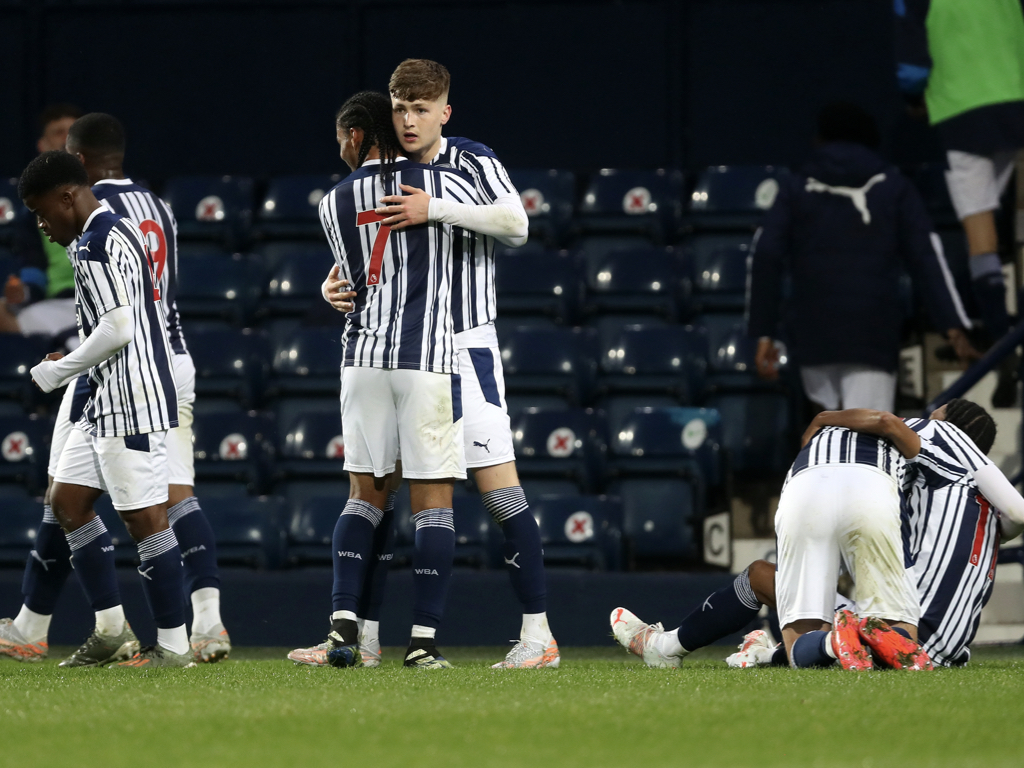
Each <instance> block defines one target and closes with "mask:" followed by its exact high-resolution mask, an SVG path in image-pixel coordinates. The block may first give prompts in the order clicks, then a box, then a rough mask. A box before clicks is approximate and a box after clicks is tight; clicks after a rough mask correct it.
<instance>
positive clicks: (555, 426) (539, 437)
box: [512, 409, 608, 492]
mask: <svg viewBox="0 0 1024 768" xmlns="http://www.w3.org/2000/svg"><path fill="white" fill-rule="evenodd" d="M606 432H607V430H606V428H605V426H604V423H603V419H602V417H601V416H600V415H598V414H596V413H594V411H592V410H582V409H572V410H553V411H547V410H538V409H528V410H526V411H523V412H522V413H520V414H519V415H518V416H516V418H515V419H513V420H512V445H513V446H514V448H515V452H516V470H517V471H518V472H519V476H520V477H524V478H530V477H550V478H568V479H571V480H574V481H576V482H577V483H579V484H580V485H582V486H583V487H584V488H586V489H588V491H589V492H595V491H597V490H598V489H599V487H600V485H601V484H602V483H603V479H604V463H605V458H606V455H607V452H608V449H607V446H606V445H605V434H606Z"/></svg>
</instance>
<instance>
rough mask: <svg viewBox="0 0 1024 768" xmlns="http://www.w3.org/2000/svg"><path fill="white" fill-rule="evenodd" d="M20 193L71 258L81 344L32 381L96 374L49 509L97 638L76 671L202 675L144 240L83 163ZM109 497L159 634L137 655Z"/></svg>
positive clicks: (35, 176)
mask: <svg viewBox="0 0 1024 768" xmlns="http://www.w3.org/2000/svg"><path fill="white" fill-rule="evenodd" d="M18 192H19V194H20V196H21V198H22V200H23V201H24V202H25V205H26V206H28V208H29V210H30V211H32V212H33V213H34V214H35V215H36V217H37V219H38V221H39V226H40V228H41V229H42V230H43V231H44V232H45V233H46V234H47V236H48V237H50V238H51V239H52V240H54V241H56V242H58V243H60V244H61V245H64V246H70V245H71V244H72V243H73V242H74V241H75V240H76V239H77V241H78V243H77V246H76V248H75V252H74V262H73V266H74V268H75V299H76V302H77V304H78V316H79V328H80V331H81V333H80V336H81V339H82V344H81V346H79V347H78V348H77V349H76V350H75V351H74V352H72V353H71V354H69V355H67V356H62V355H60V354H56V353H55V354H50V355H47V357H46V359H45V360H43V361H42V362H41V363H39V364H38V365H36V366H35V367H33V368H32V371H31V373H32V380H33V381H34V382H35V383H36V385H37V386H39V388H40V389H42V390H43V391H44V392H52V391H53V390H54V389H57V388H58V387H60V386H63V385H65V384H67V383H68V382H70V381H72V380H73V379H75V378H76V377H77V376H78V375H79V374H81V373H84V372H86V371H88V372H89V388H90V396H89V399H88V401H87V403H86V405H85V409H84V412H83V414H82V418H81V419H80V420H79V421H78V423H77V424H76V425H75V427H74V428H73V429H72V430H71V433H70V435H69V436H68V438H67V441H66V443H65V445H64V448H63V450H62V451H61V453H60V460H59V462H58V464H57V468H56V472H55V473H54V483H53V488H52V492H51V495H50V503H51V507H52V512H53V516H54V518H55V519H56V520H57V521H59V523H60V525H61V527H62V528H63V530H64V532H65V534H66V535H67V543H68V545H69V547H70V551H71V561H72V563H73V565H74V568H75V572H76V573H77V574H78V577H79V580H80V581H81V583H82V587H83V590H84V591H85V593H86V596H87V598H88V600H89V602H90V604H91V606H92V608H93V611H94V612H95V615H96V627H95V630H94V631H93V633H92V635H91V636H90V637H89V639H88V640H87V641H86V642H85V644H84V645H83V646H82V647H81V648H80V649H79V650H78V651H77V652H76V654H75V655H74V656H72V658H71V659H70V660H68V662H70V663H69V664H68V665H70V666H82V665H97V664H101V663H117V664H119V665H126V666H128V667H131V668H149V667H158V666H170V667H185V666H191V665H192V664H193V661H192V654H191V653H190V650H189V642H188V634H187V633H186V631H185V604H184V598H183V594H182V590H183V582H182V568H181V551H180V549H179V547H178V541H177V539H176V537H175V535H174V531H173V530H171V528H170V526H169V524H168V522H167V445H166V442H167V431H168V430H170V429H174V428H175V427H176V426H177V425H178V402H177V396H176V393H175V385H174V376H173V372H172V368H171V363H170V359H169V358H170V354H171V350H170V343H169V342H168V339H167V331H166V328H165V323H166V318H165V316H164V312H163V309H162V307H161V305H160V303H159V300H160V298H159V288H158V287H157V285H156V284H155V281H154V276H153V274H154V269H155V265H154V264H153V262H152V260H151V258H150V254H149V251H148V249H147V247H146V241H145V236H144V235H143V234H142V232H141V231H140V230H139V228H138V227H136V226H135V225H134V224H132V223H131V222H130V221H128V220H127V219H125V218H123V217H121V216H119V215H117V214H116V213H112V212H110V211H109V210H107V209H105V208H104V207H103V206H102V205H101V204H100V202H99V201H98V200H97V199H96V196H95V195H94V194H93V193H92V191H91V190H90V188H89V175H88V173H87V171H86V170H85V167H84V166H83V165H82V163H81V162H80V161H79V160H78V159H77V158H76V157H74V156H73V155H71V154H68V153H67V152H62V151H54V152H46V153H44V154H42V155H40V156H39V157H37V158H36V159H35V160H33V161H32V162H31V163H29V165H28V167H27V168H26V169H25V171H24V173H23V174H22V176H21V180H20V181H19V184H18ZM105 491H106V492H108V493H110V495H111V498H112V500H113V504H114V509H116V510H117V512H118V514H119V515H120V516H121V519H122V520H124V522H125V526H126V527H127V529H128V533H129V534H130V535H131V537H132V538H133V539H134V540H135V541H136V542H137V543H138V548H139V559H140V561H141V564H140V566H139V575H140V576H141V577H142V580H143V581H142V585H143V589H144V591H145V594H146V598H147V601H148V602H149V606H150V610H151V612H152V614H153V617H154V619H155V620H156V625H157V645H155V646H153V647H149V648H143V649H141V650H139V651H138V652H137V653H135V654H134V655H133V656H131V658H130V659H128V660H124V661H118V660H119V659H125V658H126V657H127V656H129V655H131V652H132V651H134V650H135V649H136V648H137V647H138V641H137V640H136V639H135V637H134V635H133V634H132V632H131V629H130V628H129V627H128V624H127V622H126V621H125V616H124V609H123V608H122V606H121V603H120V595H119V594H118V590H117V575H116V572H115V570H114V552H113V550H114V547H113V544H112V542H111V538H110V534H109V533H108V532H107V529H106V527H105V526H104V525H103V521H102V520H101V519H100V518H99V517H97V516H96V513H95V512H94V511H93V509H92V507H93V504H94V502H95V501H96V499H98V498H99V496H100V495H101V494H102V493H103V492H105Z"/></svg>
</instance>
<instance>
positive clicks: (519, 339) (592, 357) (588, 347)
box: [499, 328, 597, 405]
mask: <svg viewBox="0 0 1024 768" xmlns="http://www.w3.org/2000/svg"><path fill="white" fill-rule="evenodd" d="M596 342H597V336H596V334H595V333H594V332H593V331H590V330H588V329H585V328H573V329H561V328H559V329H554V330H544V329H532V328H517V329H515V330H514V331H512V332H511V333H509V334H508V336H507V337H506V338H505V339H504V341H502V340H500V339H499V343H501V362H502V365H503V367H504V369H505V386H506V389H507V390H508V391H509V392H543V393H545V394H559V395H562V396H564V397H566V398H567V399H568V400H569V402H570V403H573V404H574V405H583V404H585V403H586V402H587V401H588V400H589V398H590V395H591V392H592V391H593V386H594V375H595V373H596V369H597V363H596V357H597V345H596Z"/></svg>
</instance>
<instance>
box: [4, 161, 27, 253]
mask: <svg viewBox="0 0 1024 768" xmlns="http://www.w3.org/2000/svg"><path fill="white" fill-rule="evenodd" d="M27 215H29V214H28V209H27V208H26V207H25V206H24V205H23V204H22V202H21V198H20V197H19V196H18V180H17V179H11V178H7V177H2V178H0V244H2V243H10V242H11V241H13V240H14V236H15V232H16V230H17V225H18V221H19V220H20V218H21V217H22V216H27Z"/></svg>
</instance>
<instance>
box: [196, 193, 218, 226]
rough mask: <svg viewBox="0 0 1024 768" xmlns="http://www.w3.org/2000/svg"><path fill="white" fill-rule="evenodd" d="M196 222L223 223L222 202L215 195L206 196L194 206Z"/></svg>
mask: <svg viewBox="0 0 1024 768" xmlns="http://www.w3.org/2000/svg"><path fill="white" fill-rule="evenodd" d="M196 220H197V221H223V220H224V201H223V200H221V199H220V198H219V197H217V196H216V195H207V196H206V197H204V198H203V199H202V200H200V201H199V203H198V204H197V205H196Z"/></svg>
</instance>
